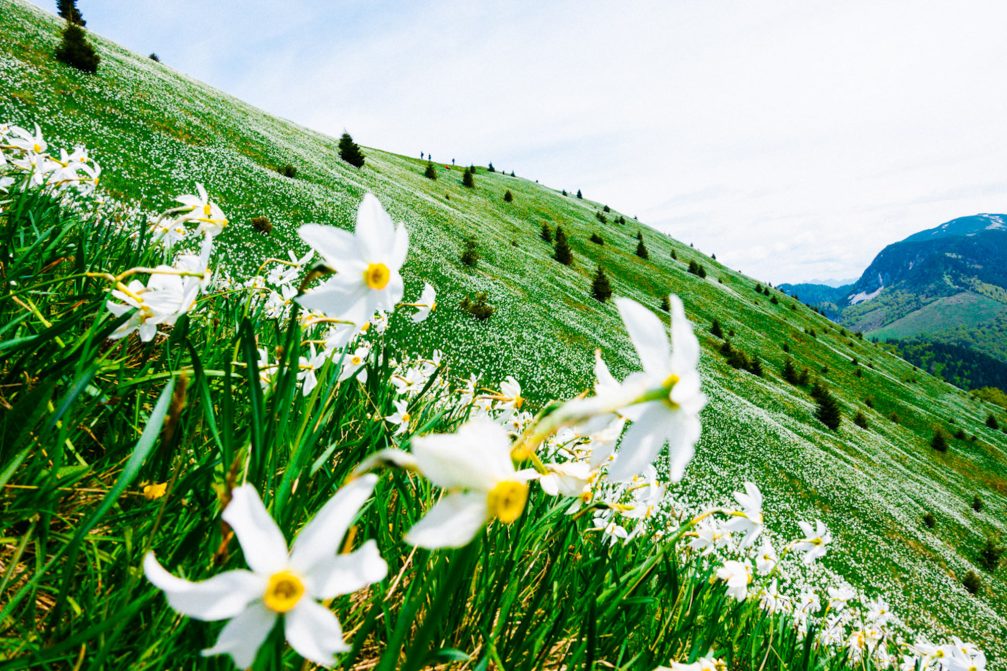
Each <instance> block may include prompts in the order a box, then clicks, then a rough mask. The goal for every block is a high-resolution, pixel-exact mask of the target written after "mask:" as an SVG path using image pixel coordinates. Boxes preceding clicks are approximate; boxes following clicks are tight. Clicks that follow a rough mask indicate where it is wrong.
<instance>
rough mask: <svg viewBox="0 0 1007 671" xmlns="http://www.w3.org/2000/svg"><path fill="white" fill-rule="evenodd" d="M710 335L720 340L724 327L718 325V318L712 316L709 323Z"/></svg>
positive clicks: (722, 336)
mask: <svg viewBox="0 0 1007 671" xmlns="http://www.w3.org/2000/svg"><path fill="white" fill-rule="evenodd" d="M710 335H712V336H714V337H715V338H720V339H722V340H723V338H724V329H723V327H722V326H721V325H720V320H719V319H717V318H716V317H714V318H713V323H712V324H710Z"/></svg>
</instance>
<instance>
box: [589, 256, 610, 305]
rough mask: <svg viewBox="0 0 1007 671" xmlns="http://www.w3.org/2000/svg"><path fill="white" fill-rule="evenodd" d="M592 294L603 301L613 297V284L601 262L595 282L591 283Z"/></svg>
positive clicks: (595, 275)
mask: <svg viewBox="0 0 1007 671" xmlns="http://www.w3.org/2000/svg"><path fill="white" fill-rule="evenodd" d="M591 295H592V296H594V297H595V298H596V299H597V300H599V301H601V302H602V303H604V302H605V301H607V300H608V299H609V298H611V297H612V285H611V284H610V283H609V281H608V275H606V274H605V270H604V269H603V268H602V267H601V265H600V264H599V265H598V270H597V272H595V274H594V282H592V283H591Z"/></svg>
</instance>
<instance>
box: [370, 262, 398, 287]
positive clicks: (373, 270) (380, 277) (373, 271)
mask: <svg viewBox="0 0 1007 671" xmlns="http://www.w3.org/2000/svg"><path fill="white" fill-rule="evenodd" d="M390 279H392V273H391V271H390V270H388V266H386V265H385V264H383V263H372V264H370V265H368V266H367V270H365V271H364V284H366V285H367V286H368V287H370V288H371V289H374V290H375V291H380V290H381V289H384V288H385V287H386V286H388V281H389V280H390Z"/></svg>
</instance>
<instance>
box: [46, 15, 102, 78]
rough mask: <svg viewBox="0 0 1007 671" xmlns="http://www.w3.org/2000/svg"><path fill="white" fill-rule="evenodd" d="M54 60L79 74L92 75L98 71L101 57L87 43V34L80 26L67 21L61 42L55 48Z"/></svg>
mask: <svg viewBox="0 0 1007 671" xmlns="http://www.w3.org/2000/svg"><path fill="white" fill-rule="evenodd" d="M56 60H58V61H60V62H61V63H66V64H67V65H69V66H70V67H73V68H77V69H78V70H80V71H81V72H87V73H88V74H94V73H95V72H97V71H98V63H99V62H101V57H100V56H98V52H96V51H95V50H94V47H93V46H91V43H90V42H88V41H87V34H86V33H85V32H84V29H83V28H81V27H80V24H78V23H74V22H73V21H67V22H66V27H64V28H63V40H62V41H61V42H60V44H59V46H58V47H56Z"/></svg>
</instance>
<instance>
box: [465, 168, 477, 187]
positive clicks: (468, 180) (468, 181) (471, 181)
mask: <svg viewBox="0 0 1007 671" xmlns="http://www.w3.org/2000/svg"><path fill="white" fill-rule="evenodd" d="M475 185H476V180H475V178H474V177H473V176H472V170H470V169H469V168H465V172H463V173H462V186H467V187H468V188H470V189H473V188H475Z"/></svg>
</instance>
